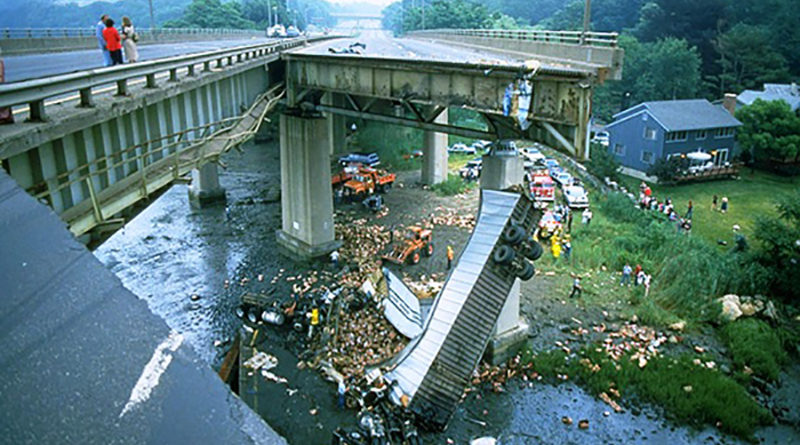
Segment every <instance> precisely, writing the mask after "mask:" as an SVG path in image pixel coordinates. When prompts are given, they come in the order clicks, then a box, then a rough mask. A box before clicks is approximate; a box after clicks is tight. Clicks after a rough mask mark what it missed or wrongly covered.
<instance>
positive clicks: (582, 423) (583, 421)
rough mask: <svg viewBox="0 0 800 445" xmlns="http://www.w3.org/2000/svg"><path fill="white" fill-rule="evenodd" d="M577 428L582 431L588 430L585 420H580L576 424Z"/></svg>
mask: <svg viewBox="0 0 800 445" xmlns="http://www.w3.org/2000/svg"><path fill="white" fill-rule="evenodd" d="M578 428H580V429H582V430H586V429H589V421H588V420H586V419H583V420H581V421H580V422H578Z"/></svg>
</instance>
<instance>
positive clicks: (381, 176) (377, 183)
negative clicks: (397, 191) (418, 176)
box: [344, 167, 395, 199]
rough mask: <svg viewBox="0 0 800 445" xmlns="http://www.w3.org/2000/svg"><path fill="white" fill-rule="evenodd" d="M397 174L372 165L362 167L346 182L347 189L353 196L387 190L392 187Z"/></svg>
mask: <svg viewBox="0 0 800 445" xmlns="http://www.w3.org/2000/svg"><path fill="white" fill-rule="evenodd" d="M394 180H395V174H394V173H389V172H387V171H386V170H378V169H375V168H370V167H361V168H359V169H358V172H356V173H355V174H353V176H352V177H351V178H350V180H348V181H347V182H345V183H344V187H345V191H346V193H347V194H348V195H350V196H351V197H353V198H356V199H357V198H358V197H360V196H366V195H371V194H373V193H375V191H379V192H385V191H387V190H389V189H390V188H392V184H394Z"/></svg>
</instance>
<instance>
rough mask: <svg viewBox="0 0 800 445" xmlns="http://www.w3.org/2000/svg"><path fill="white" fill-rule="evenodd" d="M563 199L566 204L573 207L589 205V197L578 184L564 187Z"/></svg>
mask: <svg viewBox="0 0 800 445" xmlns="http://www.w3.org/2000/svg"><path fill="white" fill-rule="evenodd" d="M564 199H565V200H566V201H567V205H568V206H569V207H570V208H573V209H585V208H586V207H589V197H588V196H587V195H586V190H584V188H583V187H581V186H578V185H571V186H568V187H564Z"/></svg>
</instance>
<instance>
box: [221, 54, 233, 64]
mask: <svg viewBox="0 0 800 445" xmlns="http://www.w3.org/2000/svg"><path fill="white" fill-rule="evenodd" d="M231 65H233V56H228V66H231ZM220 66H222V65H220Z"/></svg>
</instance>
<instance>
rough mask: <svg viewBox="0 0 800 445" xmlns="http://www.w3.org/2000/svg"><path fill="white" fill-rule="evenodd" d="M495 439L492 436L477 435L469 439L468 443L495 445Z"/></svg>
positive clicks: (471, 444) (470, 444)
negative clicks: (477, 436)
mask: <svg viewBox="0 0 800 445" xmlns="http://www.w3.org/2000/svg"><path fill="white" fill-rule="evenodd" d="M496 443H497V439H495V438H494V437H479V438H477V439H473V440H472V441H470V443H469V445H495V444H496Z"/></svg>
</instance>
